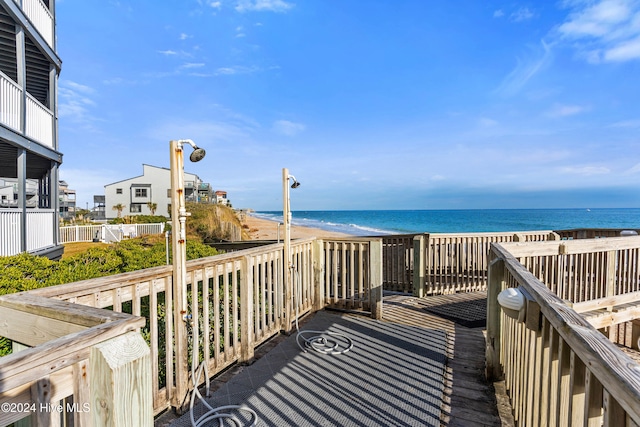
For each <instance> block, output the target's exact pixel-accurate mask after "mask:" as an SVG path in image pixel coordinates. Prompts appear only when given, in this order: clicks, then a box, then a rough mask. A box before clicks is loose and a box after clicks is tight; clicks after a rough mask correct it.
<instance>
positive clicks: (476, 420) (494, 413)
mask: <svg viewBox="0 0 640 427" xmlns="http://www.w3.org/2000/svg"><path fill="white" fill-rule="evenodd" d="M485 300H486V295H485V293H468V294H454V295H446V296H437V297H426V298H414V297H411V296H407V295H390V296H386V297H385V298H384V309H383V320H385V321H389V322H394V323H400V324H406V325H408V326H414V327H420V328H427V329H433V330H439V331H444V332H445V333H446V336H447V346H446V356H447V362H446V371H445V376H444V378H445V380H444V392H443V398H442V407H441V410H442V412H441V425H443V426H512V425H514V422H513V417H512V415H511V407H510V405H509V403H508V399H507V397H506V395H505V393H504V385H503V384H502V383H496V384H490V383H487V382H486V380H485V372H484V370H485V362H484V351H485V341H484V334H483V328H482V327H477V328H469V327H465V326H461V325H459V324H457V323H455V322H454V321H452V320H447V319H445V318H443V317H441V316H438V315H434V314H433V313H430V312H428V311H427V310H428V309H430V308H434V307H440V308H442V307H459V305H460V304H464V303H476V304H480V305H481V304H482V303H483V302H484V301H485ZM283 339H284V336H283V335H279V336H277V337H276V338H275V339H274V340H273V342H270V343H268V344H267V345H266V346H265V347H264V348H261V349H260V350H259V351H257V352H256V357H257V358H259V357H262V356H264V355H265V354H266V352H267V351H268V350H271V349H273V348H274V346H275V345H277V343H278V342H281V341H282V340H283ZM242 370H243V367H242V366H240V365H238V366H236V367H234V368H232V369H231V370H230V371H229V372H227V373H226V374H225V375H223V376H222V377H218V378H216V379H214V380H213V381H212V386H213V387H214V389H216V388H219V387H220V386H221V385H222V384H223V383H224V382H226V381H228V380H230V379H231V378H232V377H233V374H234V373H237V372H241V371H242ZM174 421H176V416H175V415H174V414H173V413H166V414H164V415H162V416H161V417H159V418H158V419H157V420H156V423H155V425H156V426H167V425H173V424H175V423H174ZM176 425H177V424H176Z"/></svg>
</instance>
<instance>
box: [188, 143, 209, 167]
mask: <svg viewBox="0 0 640 427" xmlns="http://www.w3.org/2000/svg"><path fill="white" fill-rule="evenodd" d="M205 154H206V151H204V149H203V148H198V147H194V150H193V153H191V155H190V156H189V160H191V161H192V162H194V163H195V162H199V161H200V160H202V159H204V155H205Z"/></svg>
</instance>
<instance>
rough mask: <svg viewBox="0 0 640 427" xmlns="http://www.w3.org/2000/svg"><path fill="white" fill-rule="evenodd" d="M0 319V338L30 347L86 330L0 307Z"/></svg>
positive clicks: (55, 320) (83, 327) (78, 326)
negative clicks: (0, 320)
mask: <svg viewBox="0 0 640 427" xmlns="http://www.w3.org/2000/svg"><path fill="white" fill-rule="evenodd" d="M0 319H2V322H0V336H3V337H5V338H8V339H10V340H12V341H17V342H19V343H22V344H25V345H28V346H31V347H33V346H36V345H40V344H43V343H46V342H48V341H51V340H54V339H56V338H60V337H63V336H65V335H68V334H73V333H75V332H80V331H83V330H85V329H87V327H86V326H81V325H76V324H74V323H68V322H65V321H62V320H57V319H51V318H49V317H44V316H37V315H35V314H31V313H25V312H23V311H19V310H14V309H12V308H7V307H2V306H0Z"/></svg>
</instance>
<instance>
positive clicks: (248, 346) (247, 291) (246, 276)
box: [205, 257, 297, 363]
mask: <svg viewBox="0 0 640 427" xmlns="http://www.w3.org/2000/svg"><path fill="white" fill-rule="evenodd" d="M253 261H254V259H253V258H250V257H245V258H244V260H243V262H242V275H241V279H240V307H241V311H240V362H245V363H246V362H248V361H250V360H251V359H253V356H254V352H253V333H252V332H253V324H252V320H253V317H254V316H253V314H254V313H253V304H254V298H253V290H254V289H253V282H254V272H253ZM296 303H297V302H296ZM234 335H235V334H234ZM205 341H207V340H205Z"/></svg>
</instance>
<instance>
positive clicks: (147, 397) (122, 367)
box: [90, 332, 153, 427]
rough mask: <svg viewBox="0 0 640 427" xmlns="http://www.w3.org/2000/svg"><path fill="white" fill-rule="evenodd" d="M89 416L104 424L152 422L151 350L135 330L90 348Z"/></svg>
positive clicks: (141, 424)
mask: <svg viewBox="0 0 640 427" xmlns="http://www.w3.org/2000/svg"><path fill="white" fill-rule="evenodd" d="M90 366H91V403H92V405H91V416H92V421H93V424H94V425H96V426H98V425H99V426H104V427H118V426H125V425H126V426H131V427H136V426H140V427H143V426H144V427H146V426H150V425H153V401H152V391H151V378H150V376H151V353H150V351H149V347H147V344H146V343H145V341H144V339H142V337H141V336H140V334H137V333H135V332H132V333H128V334H124V335H121V336H118V337H116V338H113V339H110V340H108V341H106V342H104V343H100V344H98V345H96V346H95V347H93V348H92V350H91V358H90Z"/></svg>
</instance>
